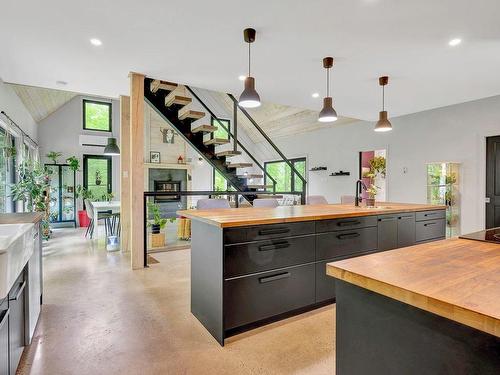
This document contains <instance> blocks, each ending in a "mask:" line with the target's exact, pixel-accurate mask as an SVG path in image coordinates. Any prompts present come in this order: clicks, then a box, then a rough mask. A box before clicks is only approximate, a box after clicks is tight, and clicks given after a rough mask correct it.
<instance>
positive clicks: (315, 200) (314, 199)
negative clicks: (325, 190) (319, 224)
mask: <svg viewBox="0 0 500 375" xmlns="http://www.w3.org/2000/svg"><path fill="white" fill-rule="evenodd" d="M307 204H308V205H310V206H315V205H319V204H328V201H327V200H326V198H325V197H324V196H322V195H310V196H308V197H307Z"/></svg>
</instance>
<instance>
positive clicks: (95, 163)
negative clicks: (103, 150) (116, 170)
mask: <svg viewBox="0 0 500 375" xmlns="http://www.w3.org/2000/svg"><path fill="white" fill-rule="evenodd" d="M111 168H112V160H111V156H104V155H83V186H84V187H85V188H87V190H89V191H90V192H91V193H92V197H93V200H96V201H102V200H106V195H107V194H109V193H111V186H112V181H111Z"/></svg>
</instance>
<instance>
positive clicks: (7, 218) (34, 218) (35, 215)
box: [0, 212, 43, 224]
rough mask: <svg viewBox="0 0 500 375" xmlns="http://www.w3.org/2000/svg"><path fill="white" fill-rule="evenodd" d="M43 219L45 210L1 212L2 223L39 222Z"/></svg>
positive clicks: (0, 219) (0, 220) (0, 222)
mask: <svg viewBox="0 0 500 375" xmlns="http://www.w3.org/2000/svg"><path fill="white" fill-rule="evenodd" d="M42 219H43V212H20V213H12V214H0V224H26V223H33V224H35V223H38V222H39V221H41V220H42Z"/></svg>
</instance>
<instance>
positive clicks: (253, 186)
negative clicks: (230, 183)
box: [247, 185, 273, 189]
mask: <svg viewBox="0 0 500 375" xmlns="http://www.w3.org/2000/svg"><path fill="white" fill-rule="evenodd" d="M272 187H273V185H247V188H249V189H267V188H269V189H272Z"/></svg>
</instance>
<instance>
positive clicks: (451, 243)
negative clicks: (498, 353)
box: [327, 239, 500, 337]
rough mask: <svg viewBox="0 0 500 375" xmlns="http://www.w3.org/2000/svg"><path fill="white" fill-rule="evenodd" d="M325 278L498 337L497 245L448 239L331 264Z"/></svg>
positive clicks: (499, 282)
mask: <svg viewBox="0 0 500 375" xmlns="http://www.w3.org/2000/svg"><path fill="white" fill-rule="evenodd" d="M327 274H328V275H330V276H333V277H335V278H337V279H340V280H343V281H346V282H348V283H351V284H354V285H357V286H359V287H362V288H365V289H368V290H371V291H373V292H376V293H379V294H382V295H384V296H387V297H390V298H393V299H395V300H398V301H401V302H403V303H406V304H408V305H412V306H415V307H417V308H420V309H422V310H426V311H429V312H431V313H434V314H436V315H440V316H443V317H445V318H448V319H451V320H454V321H457V322H459V323H462V324H464V325H468V326H470V327H474V328H476V329H478V330H481V331H484V332H487V333H490V334H492V335H495V336H497V337H500V245H498V244H494V243H487V242H479V241H472V240H464V239H450V240H443V241H436V242H430V243H426V244H421V245H416V246H411V247H406V248H402V249H397V250H392V251H386V252H383V253H377V254H372V255H366V256H361V257H358V258H351V259H346V260H341V261H338V262H333V263H329V264H328V265H327Z"/></svg>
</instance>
